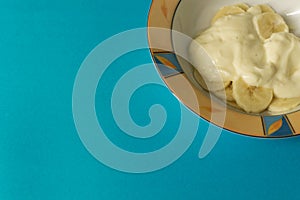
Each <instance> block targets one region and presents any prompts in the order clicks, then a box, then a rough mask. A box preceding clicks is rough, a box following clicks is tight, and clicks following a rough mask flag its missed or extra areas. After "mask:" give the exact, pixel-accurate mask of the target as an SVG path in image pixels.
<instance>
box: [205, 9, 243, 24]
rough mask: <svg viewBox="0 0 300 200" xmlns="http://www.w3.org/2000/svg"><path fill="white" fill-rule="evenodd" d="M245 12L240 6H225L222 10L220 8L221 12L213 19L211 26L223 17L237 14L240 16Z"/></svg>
mask: <svg viewBox="0 0 300 200" xmlns="http://www.w3.org/2000/svg"><path fill="white" fill-rule="evenodd" d="M244 12H245V10H243V9H242V8H241V7H239V6H236V5H234V6H224V7H222V8H220V10H219V11H218V12H217V13H216V14H215V16H214V17H213V19H212V21H211V24H213V23H215V22H216V21H217V20H218V19H220V18H221V17H224V16H227V15H235V14H240V13H244Z"/></svg>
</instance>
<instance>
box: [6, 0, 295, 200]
mask: <svg viewBox="0 0 300 200" xmlns="http://www.w3.org/2000/svg"><path fill="white" fill-rule="evenodd" d="M149 6H150V2H146V1H138V0H135V1H118V2H115V1H103V0H98V1H96V0H91V1H84V0H81V1H80V0H74V1H68V0H66V1H57V0H56V1H49V0H48V1H46V0H41V1H33V0H27V1H21V0H12V1H6V2H4V1H2V2H1V4H0V24H1V26H2V27H1V33H0V47H1V54H0V55H1V56H0V58H1V73H0V83H1V84H0V92H1V95H0V111H1V114H0V199H1V200H2V199H3V200H15V199H26V200H27V199H44V200H47V199H72V200H73V199H101V200H102V199H105V200H106V199H108V200H111V199H118V200H123V199H124V200H130V199H144V200H148V199H149V200H152V199H205V200H206V199H299V198H300V191H299V190H298V189H297V186H298V185H299V184H300V179H299V175H300V171H299V166H300V158H299V155H298V154H299V152H300V151H299V150H300V137H296V138H289V139H284V140H263V139H256V138H250V137H244V136H240V135H237V134H232V133H228V132H224V133H223V134H222V136H221V139H220V140H219V142H218V143H217V146H216V147H215V148H214V149H213V151H212V152H211V154H209V156H208V157H206V158H205V159H203V160H199V159H198V157H197V153H198V151H199V147H200V146H201V143H202V140H203V137H204V134H202V132H204V131H205V130H206V129H207V122H205V121H203V120H200V127H201V128H202V129H201V130H199V134H198V136H197V137H196V140H195V142H194V143H193V145H192V146H191V148H190V149H189V150H188V151H187V152H186V153H185V154H184V155H183V157H181V158H180V159H179V160H178V161H177V162H175V163H174V164H173V165H171V166H169V167H167V168H165V169H163V170H160V171H157V172H153V173H149V174H140V175H137V174H126V173H122V172H118V171H115V170H112V169H110V168H108V167H106V166H104V165H102V164H101V163H99V162H98V161H97V160H95V159H94V158H93V157H92V156H91V155H90V154H89V153H88V152H87V151H86V149H85V148H84V147H83V145H82V143H81V141H80V139H79V137H78V135H77V132H76V129H75V126H74V122H73V118H72V88H73V82H74V79H75V76H76V73H77V71H78V69H79V67H80V64H81V63H82V61H83V59H84V58H85V57H86V56H87V54H88V53H89V52H90V51H91V50H92V49H93V48H94V47H95V46H96V45H97V44H98V43H99V42H101V41H103V40H105V39H106V38H108V37H110V36H112V35H114V34H116V33H119V32H121V31H125V30H127V29H131V28H135V27H143V26H145V25H146V22H147V14H146V13H147V12H148V10H149ZM133 8H134V9H133ZM137 54H138V55H139V56H132V59H128V58H127V61H128V63H126V65H127V64H128V65H127V66H130V65H134V64H135V62H138V63H144V62H149V61H151V58H150V55H149V52H148V51H142V52H137ZM141 54H142V55H143V56H141ZM128 56H130V55H128ZM133 58H135V61H132V62H131V61H130V60H133ZM124 64H125V63H124ZM112 80H113V79H112ZM154 89H155V88H154ZM154 89H152V90H151V89H149V88H147V87H145V88H141V90H140V91H138V92H137V93H136V94H135V96H134V97H133V99H132V101H133V102H138V98H140V99H141V100H144V101H147V99H149V97H152V96H153V95H154V94H157V93H156V92H158V93H159V95H158V96H156V97H155V98H154V101H158V97H161V98H162V102H164V101H166V99H168V98H172V97H170V93H169V91H167V90H165V89H163V88H156V89H157V91H156V90H154ZM145 92H147V93H145ZM171 101H172V103H171V104H170V106H169V107H168V108H167V109H171V111H173V112H175V114H174V119H173V118H170V119H169V120H171V121H172V120H174V121H173V122H174V123H176V122H177V121H176V120H177V119H176V111H177V109H178V107H177V104H178V103H177V102H175V99H172V100H171ZM143 106H145V105H142V104H138V103H137V108H139V109H137V110H135V111H134V109H135V107H134V106H132V107H131V108H130V109H132V110H133V111H132V112H133V118H134V119H136V120H137V123H141V124H143V123H147V118H146V117H142V118H139V117H138V116H139V115H142V116H144V115H145V114H143V113H144V112H145V111H143ZM172 106H173V107H172ZM98 108H99V109H101V102H99V106H98ZM139 112H141V113H140V114H139ZM106 123H107V125H109V123H111V122H109V121H107V122H106ZM168 126H169V124H168ZM172 131H173V130H172V127H171V128H170V132H172ZM114 139H116V140H117V139H118V138H114ZM123 140H125V139H124V138H122V139H120V141H118V142H120V143H122V141H123ZM165 140H168V138H165ZM160 142H162V143H163V142H164V141H163V139H162V140H160ZM120 145H121V144H120ZM149 145H150V144H149ZM155 145H157V146H160V145H161V144H160V143H157V144H155ZM155 145H152V146H149V147H147V146H141V147H138V149H137V150H139V151H144V150H149V149H151V148H154V147H156V146H155ZM124 148H130V147H126V145H125V147H124Z"/></svg>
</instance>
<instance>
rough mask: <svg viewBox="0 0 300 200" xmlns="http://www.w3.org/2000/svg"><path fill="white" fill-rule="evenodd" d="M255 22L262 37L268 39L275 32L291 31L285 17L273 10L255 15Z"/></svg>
mask: <svg viewBox="0 0 300 200" xmlns="http://www.w3.org/2000/svg"><path fill="white" fill-rule="evenodd" d="M254 24H255V26H256V29H257V32H258V34H259V36H260V37H261V38H262V39H268V38H269V37H270V36H271V35H272V34H273V33H278V32H289V27H288V26H287V24H286V23H285V21H284V19H283V18H282V17H281V16H280V15H278V14H276V13H272V12H266V13H263V14H261V15H258V16H256V17H255V20H254Z"/></svg>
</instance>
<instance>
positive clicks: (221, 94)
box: [214, 82, 235, 101]
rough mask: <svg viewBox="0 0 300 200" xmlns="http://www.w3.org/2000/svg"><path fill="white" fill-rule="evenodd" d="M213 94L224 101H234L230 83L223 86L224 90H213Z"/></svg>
mask: <svg viewBox="0 0 300 200" xmlns="http://www.w3.org/2000/svg"><path fill="white" fill-rule="evenodd" d="M214 95H215V96H216V97H218V98H219V99H222V100H226V101H235V99H234V98H233V94H232V83H231V82H230V84H229V85H228V86H227V87H226V88H225V91H224V90H218V91H215V92H214Z"/></svg>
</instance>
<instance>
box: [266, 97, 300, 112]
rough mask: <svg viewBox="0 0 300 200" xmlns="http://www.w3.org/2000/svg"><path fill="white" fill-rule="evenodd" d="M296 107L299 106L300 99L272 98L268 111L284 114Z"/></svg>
mask: <svg viewBox="0 0 300 200" xmlns="http://www.w3.org/2000/svg"><path fill="white" fill-rule="evenodd" d="M298 105H300V97H297V98H288V99H281V98H274V99H273V101H272V102H271V104H270V105H269V108H268V110H269V111H271V112H275V113H279V112H286V111H289V110H291V109H293V108H295V107H296V106H298Z"/></svg>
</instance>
